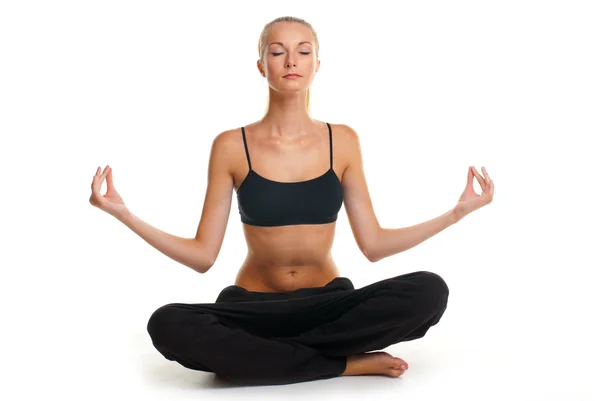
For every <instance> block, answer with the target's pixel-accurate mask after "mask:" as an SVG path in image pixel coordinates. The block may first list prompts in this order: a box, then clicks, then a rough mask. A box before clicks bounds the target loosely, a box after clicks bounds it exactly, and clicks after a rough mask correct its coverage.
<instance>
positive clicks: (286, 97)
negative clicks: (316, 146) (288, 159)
mask: <svg viewBox="0 0 600 401" xmlns="http://www.w3.org/2000/svg"><path fill="white" fill-rule="evenodd" d="M260 124H261V125H262V126H264V127H265V130H266V131H267V132H270V133H271V136H273V137H279V138H296V137H298V136H301V135H303V134H306V133H308V132H310V131H311V130H313V129H314V121H313V119H312V117H311V116H310V114H308V110H307V108H306V91H302V92H296V93H281V92H276V91H273V90H272V89H270V90H269V109H268V111H267V114H265V116H264V117H263V118H262V120H260Z"/></svg>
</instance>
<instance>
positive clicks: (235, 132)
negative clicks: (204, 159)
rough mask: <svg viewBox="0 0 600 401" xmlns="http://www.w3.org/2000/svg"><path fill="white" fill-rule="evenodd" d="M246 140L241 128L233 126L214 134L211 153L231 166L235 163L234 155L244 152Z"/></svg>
mask: <svg viewBox="0 0 600 401" xmlns="http://www.w3.org/2000/svg"><path fill="white" fill-rule="evenodd" d="M243 148H244V142H243V140H242V132H241V128H232V129H227V130H225V131H222V132H220V133H218V134H217V135H215V136H214V138H213V140H212V149H211V154H212V156H213V157H214V158H216V159H218V160H219V161H220V162H222V163H226V164H228V165H229V167H230V170H231V167H232V166H234V165H235V162H236V158H235V157H234V155H238V153H239V152H240V150H241V152H242V153H243V152H244V150H243Z"/></svg>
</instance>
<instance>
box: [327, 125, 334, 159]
mask: <svg viewBox="0 0 600 401" xmlns="http://www.w3.org/2000/svg"><path fill="white" fill-rule="evenodd" d="M327 127H328V128H329V168H333V139H332V138H331V125H329V123H327Z"/></svg>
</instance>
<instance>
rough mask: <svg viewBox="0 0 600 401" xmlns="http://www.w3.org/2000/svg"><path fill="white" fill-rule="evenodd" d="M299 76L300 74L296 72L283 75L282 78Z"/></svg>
mask: <svg viewBox="0 0 600 401" xmlns="http://www.w3.org/2000/svg"><path fill="white" fill-rule="evenodd" d="M300 76H301V75H298V74H287V75H284V76H283V77H284V78H292V77H300Z"/></svg>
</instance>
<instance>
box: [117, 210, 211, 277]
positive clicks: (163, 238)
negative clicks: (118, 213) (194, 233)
mask: <svg viewBox="0 0 600 401" xmlns="http://www.w3.org/2000/svg"><path fill="white" fill-rule="evenodd" d="M119 221H121V222H122V223H123V224H125V225H126V226H127V227H129V228H130V229H131V230H132V231H133V232H135V233H136V234H137V235H139V236H140V237H141V238H142V239H144V240H145V241H146V242H147V243H149V244H150V245H152V246H153V247H154V248H156V249H158V250H159V251H160V252H162V253H163V254H164V255H166V256H168V257H170V258H171V259H173V260H175V261H177V262H179V263H181V264H183V265H185V266H188V267H190V268H192V269H193V270H195V271H197V272H199V273H204V272H206V271H207V270H208V269H210V267H211V266H212V265H213V263H214V259H213V257H212V256H211V253H210V252H209V251H208V249H206V246H205V245H203V244H202V243H200V242H199V241H196V240H195V239H194V238H183V237H178V236H175V235H172V234H169V233H167V232H164V231H162V230H159V229H158V228H156V227H153V226H151V225H150V224H148V223H146V222H145V221H143V220H141V219H140V218H138V217H137V216H135V215H134V214H133V213H129V214H128V215H126V216H124V217H120V218H119Z"/></svg>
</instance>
